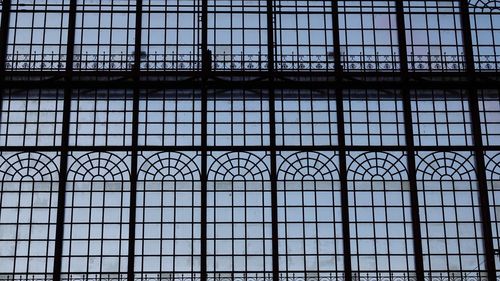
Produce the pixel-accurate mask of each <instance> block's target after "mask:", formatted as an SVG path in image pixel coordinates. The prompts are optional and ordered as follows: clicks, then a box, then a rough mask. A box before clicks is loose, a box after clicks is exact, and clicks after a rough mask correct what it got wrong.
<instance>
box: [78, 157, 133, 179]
mask: <svg viewBox="0 0 500 281" xmlns="http://www.w3.org/2000/svg"><path fill="white" fill-rule="evenodd" d="M129 179H130V172H129V170H128V167H127V164H126V163H125V162H124V158H122V157H119V156H117V155H116V154H113V153H110V152H90V153H86V154H84V155H82V156H80V157H78V158H74V163H72V165H71V166H70V168H69V172H68V180H70V181H126V180H129Z"/></svg>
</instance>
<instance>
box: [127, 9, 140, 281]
mask: <svg viewBox="0 0 500 281" xmlns="http://www.w3.org/2000/svg"><path fill="white" fill-rule="evenodd" d="M136 1H137V2H136V6H135V42H134V67H133V68H132V75H133V80H134V89H133V101H132V103H133V104H132V148H131V153H132V155H131V168H130V170H131V171H130V204H129V208H130V209H129V211H130V215H129V229H128V231H129V232H128V256H127V257H128V260H127V280H128V281H134V279H135V278H134V272H135V262H134V261H135V230H136V218H137V173H138V167H137V158H138V154H139V151H138V142H139V100H140V95H141V89H140V88H139V81H140V77H141V57H142V52H141V44H142V0H136ZM141 278H142V277H141Z"/></svg>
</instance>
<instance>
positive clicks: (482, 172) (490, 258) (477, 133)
mask: <svg viewBox="0 0 500 281" xmlns="http://www.w3.org/2000/svg"><path fill="white" fill-rule="evenodd" d="M460 23H461V27H462V40H463V48H464V55H465V67H466V72H467V74H468V75H467V77H468V78H469V82H470V86H469V87H468V88H467V96H468V99H469V110H470V117H471V123H472V133H473V140H474V141H473V142H474V155H475V157H474V158H475V164H476V175H477V184H478V190H479V204H480V206H481V224H482V229H483V241H484V255H485V259H486V260H485V266H486V271H487V275H488V280H496V278H497V277H496V266H495V250H494V248H493V235H492V229H491V216H490V211H489V204H490V203H489V198H488V197H489V196H488V185H487V180H486V164H485V161H484V148H483V136H482V132H481V119H480V114H479V104H478V103H479V98H478V94H477V88H476V87H474V84H473V83H474V82H475V79H476V69H475V65H474V52H473V49H472V33H471V32H472V30H471V25H470V14H469V4H468V1H467V0H460Z"/></svg>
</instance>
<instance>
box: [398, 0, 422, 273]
mask: <svg viewBox="0 0 500 281" xmlns="http://www.w3.org/2000/svg"><path fill="white" fill-rule="evenodd" d="M395 3H396V23H397V28H398V51H399V67H400V73H401V80H402V81H401V82H402V85H403V86H402V88H401V95H402V98H403V114H404V126H405V142H406V154H407V155H406V159H407V166H408V180H409V183H410V205H411V206H410V208H411V220H412V235H413V239H412V240H413V254H414V255H415V271H416V278H417V280H424V258H423V250H422V232H421V228H420V213H419V202H418V190H417V177H416V171H417V168H416V162H415V153H416V152H415V140H414V138H413V118H412V110H411V96H410V89H409V87H408V82H409V80H408V79H409V77H408V50H407V49H406V26H405V18H404V7H403V1H400V0H396V1H395Z"/></svg>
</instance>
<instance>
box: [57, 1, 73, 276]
mask: <svg viewBox="0 0 500 281" xmlns="http://www.w3.org/2000/svg"><path fill="white" fill-rule="evenodd" d="M76 7H77V0H71V1H70V7H69V19H68V39H67V40H68V42H67V50H66V68H65V77H64V79H65V82H66V85H65V86H64V105H63V124H62V136H61V161H60V164H59V186H58V193H57V224H56V241H55V249H54V268H53V274H54V276H53V280H54V281H60V280H61V272H62V255H63V239H64V215H65V202H66V182H67V173H68V155H69V127H70V122H71V120H70V118H71V96H72V94H73V87H72V85H71V82H72V81H73V63H74V57H75V56H74V55H75V33H76Z"/></svg>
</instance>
